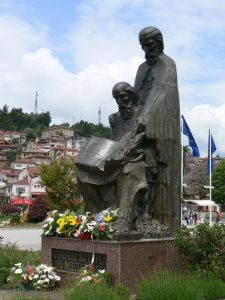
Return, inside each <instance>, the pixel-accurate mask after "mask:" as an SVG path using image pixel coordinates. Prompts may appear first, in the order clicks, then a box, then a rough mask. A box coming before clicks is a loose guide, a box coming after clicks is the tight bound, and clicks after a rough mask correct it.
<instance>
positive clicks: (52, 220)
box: [46, 217, 55, 223]
mask: <svg viewBox="0 0 225 300" xmlns="http://www.w3.org/2000/svg"><path fill="white" fill-rule="evenodd" d="M54 220H55V219H54V218H52V217H49V218H48V219H47V220H46V222H48V223H52V222H54Z"/></svg>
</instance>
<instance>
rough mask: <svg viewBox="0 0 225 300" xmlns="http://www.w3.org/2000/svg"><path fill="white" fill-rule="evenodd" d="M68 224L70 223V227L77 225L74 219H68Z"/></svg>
mask: <svg viewBox="0 0 225 300" xmlns="http://www.w3.org/2000/svg"><path fill="white" fill-rule="evenodd" d="M69 223H70V225H72V226H76V225H77V222H76V220H75V219H70V221H69Z"/></svg>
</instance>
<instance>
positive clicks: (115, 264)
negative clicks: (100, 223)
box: [41, 237, 184, 291]
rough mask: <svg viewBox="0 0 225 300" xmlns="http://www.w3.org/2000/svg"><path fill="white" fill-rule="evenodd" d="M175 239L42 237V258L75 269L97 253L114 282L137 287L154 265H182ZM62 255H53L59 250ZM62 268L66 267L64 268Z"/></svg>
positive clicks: (178, 266)
mask: <svg viewBox="0 0 225 300" xmlns="http://www.w3.org/2000/svg"><path fill="white" fill-rule="evenodd" d="M171 241H172V239H171V238H170V239H169V238H167V239H158V240H137V241H114V240H113V241H103V240H100V241H99V240H98V241H97V240H95V241H94V242H92V241H84V240H77V239H68V238H58V237H42V253H41V256H42V262H43V263H48V264H51V265H53V266H54V265H55V267H57V269H58V270H59V271H60V269H61V271H62V270H63V269H64V271H65V269H66V271H67V272H71V271H72V272H73V273H76V271H77V270H78V269H79V268H78V267H82V266H84V265H86V264H87V263H90V262H91V258H92V254H93V252H94V253H95V257H96V260H95V262H96V265H97V268H101V269H103V268H104V267H105V266H106V270H107V271H108V272H109V273H110V274H111V276H112V283H113V284H123V285H126V286H127V287H129V288H131V290H133V291H135V287H136V285H137V283H138V281H139V280H140V278H142V277H143V276H146V275H147V274H150V273H151V272H152V271H153V269H154V268H160V267H166V268H181V267H182V266H183V265H184V263H183V259H182V258H181V257H180V256H179V255H178V254H177V251H176V249H175V248H173V247H172V245H171ZM54 249H58V250H60V249H61V250H62V252H61V254H60V255H61V256H54V255H55V254H54V253H60V251H58V250H54ZM62 272H63V271H62Z"/></svg>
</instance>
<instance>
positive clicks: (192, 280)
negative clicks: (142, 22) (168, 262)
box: [136, 270, 225, 300]
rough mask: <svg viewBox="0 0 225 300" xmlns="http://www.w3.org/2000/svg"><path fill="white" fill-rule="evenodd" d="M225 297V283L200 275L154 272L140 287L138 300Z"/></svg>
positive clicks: (164, 271)
mask: <svg viewBox="0 0 225 300" xmlns="http://www.w3.org/2000/svg"><path fill="white" fill-rule="evenodd" d="M224 297H225V283H224V282H223V281H222V280H220V279H216V278H214V277H210V276H208V277H207V278H206V277H203V276H201V275H200V274H199V273H194V272H192V273H178V272H172V271H169V270H159V271H156V272H153V274H152V275H150V276H149V277H148V278H146V279H143V280H142V281H141V283H140V285H139V289H138V293H137V298H136V299H137V300H180V299H183V300H214V299H221V298H224Z"/></svg>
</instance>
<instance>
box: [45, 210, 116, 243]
mask: <svg viewBox="0 0 225 300" xmlns="http://www.w3.org/2000/svg"><path fill="white" fill-rule="evenodd" d="M116 219H117V210H110V209H107V210H104V211H103V212H100V213H99V214H97V215H95V214H91V213H90V212H87V213H86V214H85V215H76V214H75V213H74V212H70V211H66V212H65V213H61V214H60V213H58V211H53V212H52V213H50V214H49V215H48V217H47V219H46V220H45V221H44V223H43V230H44V235H47V236H64V237H73V238H78V239H82V240H91V239H112V237H113V232H114V225H115V222H116Z"/></svg>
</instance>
